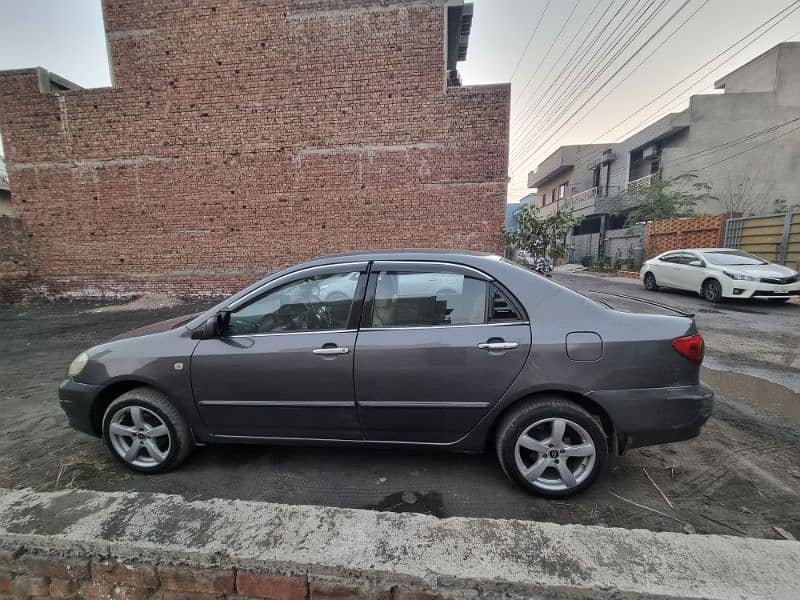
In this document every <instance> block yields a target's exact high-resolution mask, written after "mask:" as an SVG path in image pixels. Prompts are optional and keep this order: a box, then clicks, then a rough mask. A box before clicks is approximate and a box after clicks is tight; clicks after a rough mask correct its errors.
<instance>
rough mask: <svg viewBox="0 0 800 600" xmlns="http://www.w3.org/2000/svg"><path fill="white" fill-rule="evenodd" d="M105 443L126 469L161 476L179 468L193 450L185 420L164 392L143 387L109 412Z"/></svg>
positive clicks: (104, 429) (113, 404) (132, 391)
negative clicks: (164, 472)
mask: <svg viewBox="0 0 800 600" xmlns="http://www.w3.org/2000/svg"><path fill="white" fill-rule="evenodd" d="M103 439H104V440H105V442H106V445H107V446H108V448H109V449H110V450H111V453H112V454H113V455H114V456H115V457H116V458H117V459H118V460H119V461H120V462H121V463H122V464H124V465H125V466H126V467H128V468H130V469H133V470H134V471H138V472H140V473H160V472H163V471H166V470H168V469H171V468H173V467H176V466H178V465H179V464H180V463H182V462H183V461H184V460H185V459H186V457H187V456H188V455H189V453H190V452H191V450H192V447H193V443H192V434H191V431H190V430H189V426H188V425H187V423H186V421H185V420H184V418H183V417H182V416H181V414H180V413H179V412H178V410H177V409H176V408H175V407H174V406H173V405H172V404H171V403H170V402H169V400H168V399H167V397H166V396H165V395H164V394H162V393H161V392H159V391H157V390H154V389H151V388H147V387H140V388H136V389H133V390H130V391H128V392H125V393H124V394H122V395H121V396H120V397H119V398H117V399H116V400H114V401H113V402H112V403H111V404H110V405H109V407H108V408H107V409H106V412H105V415H104V417H103Z"/></svg>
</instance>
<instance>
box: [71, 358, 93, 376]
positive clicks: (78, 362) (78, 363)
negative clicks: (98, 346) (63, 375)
mask: <svg viewBox="0 0 800 600" xmlns="http://www.w3.org/2000/svg"><path fill="white" fill-rule="evenodd" d="M88 362H89V355H88V354H86V352H81V353H80V354H78V356H76V357H75V360H73V361H72V363H71V364H70V365H69V370H68V371H67V375H69V376H70V377H75V375H77V374H78V373H80V372H81V371H83V368H84V367H85V366H86V363H88Z"/></svg>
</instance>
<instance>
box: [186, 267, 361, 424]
mask: <svg viewBox="0 0 800 600" xmlns="http://www.w3.org/2000/svg"><path fill="white" fill-rule="evenodd" d="M367 266H368V263H366V262H363V263H350V264H340V265H332V266H324V267H314V268H311V269H305V270H303V271H301V272H298V273H293V274H290V275H287V276H285V277H283V278H281V280H279V281H275V282H271V283H268V284H267V285H266V286H265V287H264V288H263V289H261V290H258V291H256V292H254V293H252V294H250V295H249V296H248V297H245V298H243V299H241V300H239V301H238V302H237V305H236V306H234V307H232V310H231V311H230V313H229V316H228V317H227V324H226V325H225V326H224V331H223V333H222V334H221V335H220V336H219V337H218V338H216V339H209V340H201V341H200V342H198V344H197V346H196V348H195V351H194V353H193V355H192V361H191V379H192V389H193V391H194V396H195V401H196V403H197V407H198V410H199V412H200V415H201V417H202V419H203V421H204V422H205V424H206V425H207V426H208V428H209V429H210V430H211V432H212V433H214V435H216V436H219V437H223V438H232V439H238V438H242V437H243V438H264V437H280V438H320V439H331V438H334V439H358V438H360V437H361V430H360V426H359V422H358V414H357V410H356V405H355V396H354V393H353V356H354V353H353V349H354V346H355V341H356V330H357V327H358V320H359V318H360V314H361V305H362V302H363V296H364V290H365V289H366V281H367V275H366V271H367ZM354 274H355V278H356V279H357V280H358V281H357V283H356V285H350V283H349V282H351V281H352V280H353V277H354ZM330 290H335V291H336V294H332V293H329V291H330Z"/></svg>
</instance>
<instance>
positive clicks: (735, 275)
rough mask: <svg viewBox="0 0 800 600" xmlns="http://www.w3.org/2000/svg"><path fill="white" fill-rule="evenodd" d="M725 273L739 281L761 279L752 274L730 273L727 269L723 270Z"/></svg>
mask: <svg viewBox="0 0 800 600" xmlns="http://www.w3.org/2000/svg"><path fill="white" fill-rule="evenodd" d="M723 273H725V275H727V276H728V277H730V278H731V279H737V280H739V281H759V278H758V277H753V276H752V275H742V274H741V273H728V272H727V271H723Z"/></svg>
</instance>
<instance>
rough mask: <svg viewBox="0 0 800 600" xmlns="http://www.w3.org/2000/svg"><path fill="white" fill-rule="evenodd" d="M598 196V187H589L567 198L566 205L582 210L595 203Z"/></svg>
mask: <svg viewBox="0 0 800 600" xmlns="http://www.w3.org/2000/svg"><path fill="white" fill-rule="evenodd" d="M596 198H597V188H596V187H593V188H589V189H588V190H585V191H583V192H580V193H578V194H573V195H572V197H571V198H569V199H567V201H566V202H565V203H564V206H565V207H567V208H571V209H572V210H582V209H584V208H587V207H589V206H592V205H593V204H594V201H595V199H596Z"/></svg>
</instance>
